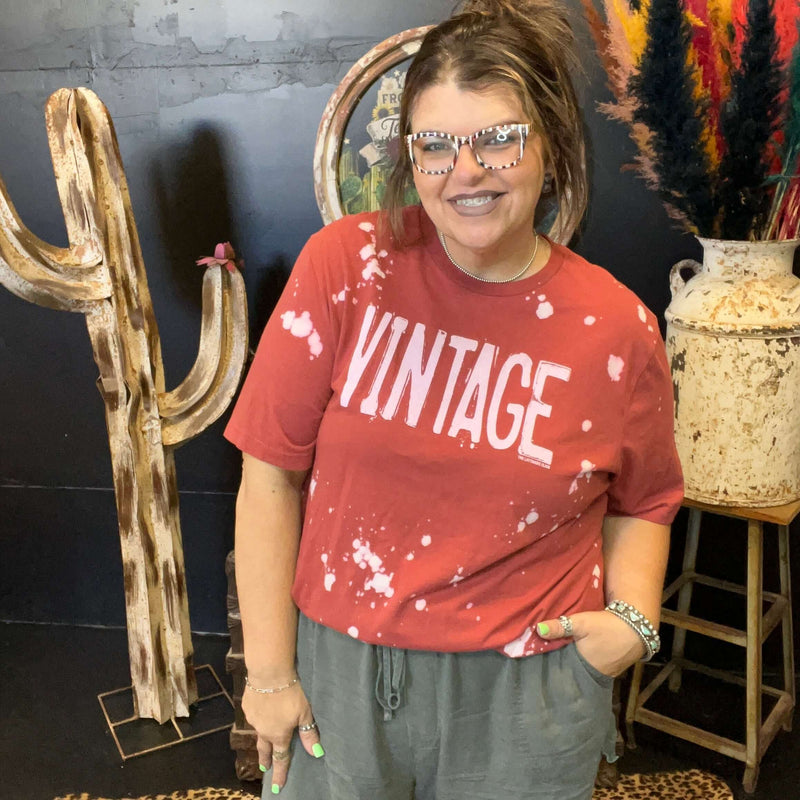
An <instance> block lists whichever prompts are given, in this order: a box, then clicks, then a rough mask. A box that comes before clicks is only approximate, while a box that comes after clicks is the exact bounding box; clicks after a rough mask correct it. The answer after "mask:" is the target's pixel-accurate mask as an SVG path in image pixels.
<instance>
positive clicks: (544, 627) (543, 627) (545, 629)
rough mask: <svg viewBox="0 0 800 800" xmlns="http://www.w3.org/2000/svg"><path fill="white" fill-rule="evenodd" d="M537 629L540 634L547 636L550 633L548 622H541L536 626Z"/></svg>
mask: <svg viewBox="0 0 800 800" xmlns="http://www.w3.org/2000/svg"><path fill="white" fill-rule="evenodd" d="M536 630H537V631H539V636H547V634H548V633H550V626H549V625H548V624H547V623H546V622H540V623H539V624H538V625H537V626H536Z"/></svg>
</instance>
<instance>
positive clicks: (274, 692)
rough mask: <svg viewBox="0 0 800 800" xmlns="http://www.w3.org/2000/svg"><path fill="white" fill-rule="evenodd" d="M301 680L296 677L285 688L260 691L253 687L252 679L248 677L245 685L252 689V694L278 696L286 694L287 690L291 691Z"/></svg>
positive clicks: (245, 678)
mask: <svg viewBox="0 0 800 800" xmlns="http://www.w3.org/2000/svg"><path fill="white" fill-rule="evenodd" d="M299 680H300V678H298V677H297V676H296V675H295V677H294V679H293V680H291V681H289V683H285V684H284V685H283V686H273V687H272V688H271V689H259V688H258V687H257V686H253V684H252V683H250V678H248V677H247V675H245V676H244V685H245V686H246V687H247V688H248V689H250V691H251V692H257V693H258V694H277V693H278V692H285V691H286V690H287V689H291V688H292V686H294V685H295V684H296V683H297V682H298V681H299Z"/></svg>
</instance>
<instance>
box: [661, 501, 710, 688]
mask: <svg viewBox="0 0 800 800" xmlns="http://www.w3.org/2000/svg"><path fill="white" fill-rule="evenodd" d="M702 515H703V512H702V511H700V509H699V508H690V509H689V523H688V526H687V528H686V545H685V547H684V548H683V574H684V575H685V574H686V573H687V572H694V571H695V568H696V567H697V545H698V542H699V540H700V519H701V517H702ZM693 588H694V581H693V580H690V581H687V582H686V583H685V584H684V585H683V586H681V589H680V591H679V592H678V613H680V614H688V613H689V607H690V606H691V603H692V589H693ZM685 645H686V630H685V629H684V628H677V627H676V628H675V633H674V634H673V638H672V658H673V659H676V658H683V649H684V647H685ZM667 685H668V686H669V688H670V691H672V692H677V691H678V690H679V689H680V688H681V669H680V667H677V668H676V669H675V670H673V672H672V674H671V675H670V676H669V678H668V683H667Z"/></svg>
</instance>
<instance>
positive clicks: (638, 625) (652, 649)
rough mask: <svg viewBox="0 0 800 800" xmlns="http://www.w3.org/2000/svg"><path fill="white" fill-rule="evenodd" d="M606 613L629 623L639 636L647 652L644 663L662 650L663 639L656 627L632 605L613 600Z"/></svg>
mask: <svg viewBox="0 0 800 800" xmlns="http://www.w3.org/2000/svg"><path fill="white" fill-rule="evenodd" d="M606 611H610V612H611V613H612V614H613V615H614V616H615V617H619V618H620V619H621V620H622V621H623V622H627V623H628V625H630V626H631V628H633V629H634V630H635V631H636V633H638V634H639V637H640V638H641V640H642V642H644V646H645V649H646V650H647V652H646V653H645V656H644V658H643V659H642V661H649V660H650V659H651V658H652V657H653V656H654V655H655V654H656V653H657V652H658V651H659V650H660V649H661V637H660V636H659V635H658V631H657V630H656V628H655V625H653V624H652V623H651V622H650V620H649V619H647V617H646V616H645V615H644V614H642V613H641V611H638V610H637V609H636V608H635V607H634V606H632V605H631V604H630V603H626V602H625V601H623V600H612V601H611V602H610V603H609V604H608V605H607V606H606Z"/></svg>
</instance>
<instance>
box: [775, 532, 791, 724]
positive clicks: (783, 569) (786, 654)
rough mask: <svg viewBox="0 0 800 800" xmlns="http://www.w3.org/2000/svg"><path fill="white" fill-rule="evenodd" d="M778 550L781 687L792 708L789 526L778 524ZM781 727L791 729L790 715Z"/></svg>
mask: <svg viewBox="0 0 800 800" xmlns="http://www.w3.org/2000/svg"><path fill="white" fill-rule="evenodd" d="M778 548H779V549H778V552H779V557H780V578H781V594H782V595H783V596H784V597H785V598H786V608H785V609H784V611H783V620H782V621H781V635H782V637H783V688H784V690H785V691H786V692H788V694H789V696H790V697H791V698H792V708H794V704H795V683H794V634H793V632H792V578H791V571H790V561H789V526H788V525H778ZM783 729H784V730H785V731H790V730H791V729H792V717H791V715H790V716H789V718H788V719H787V720H786V722H784V724H783Z"/></svg>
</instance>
